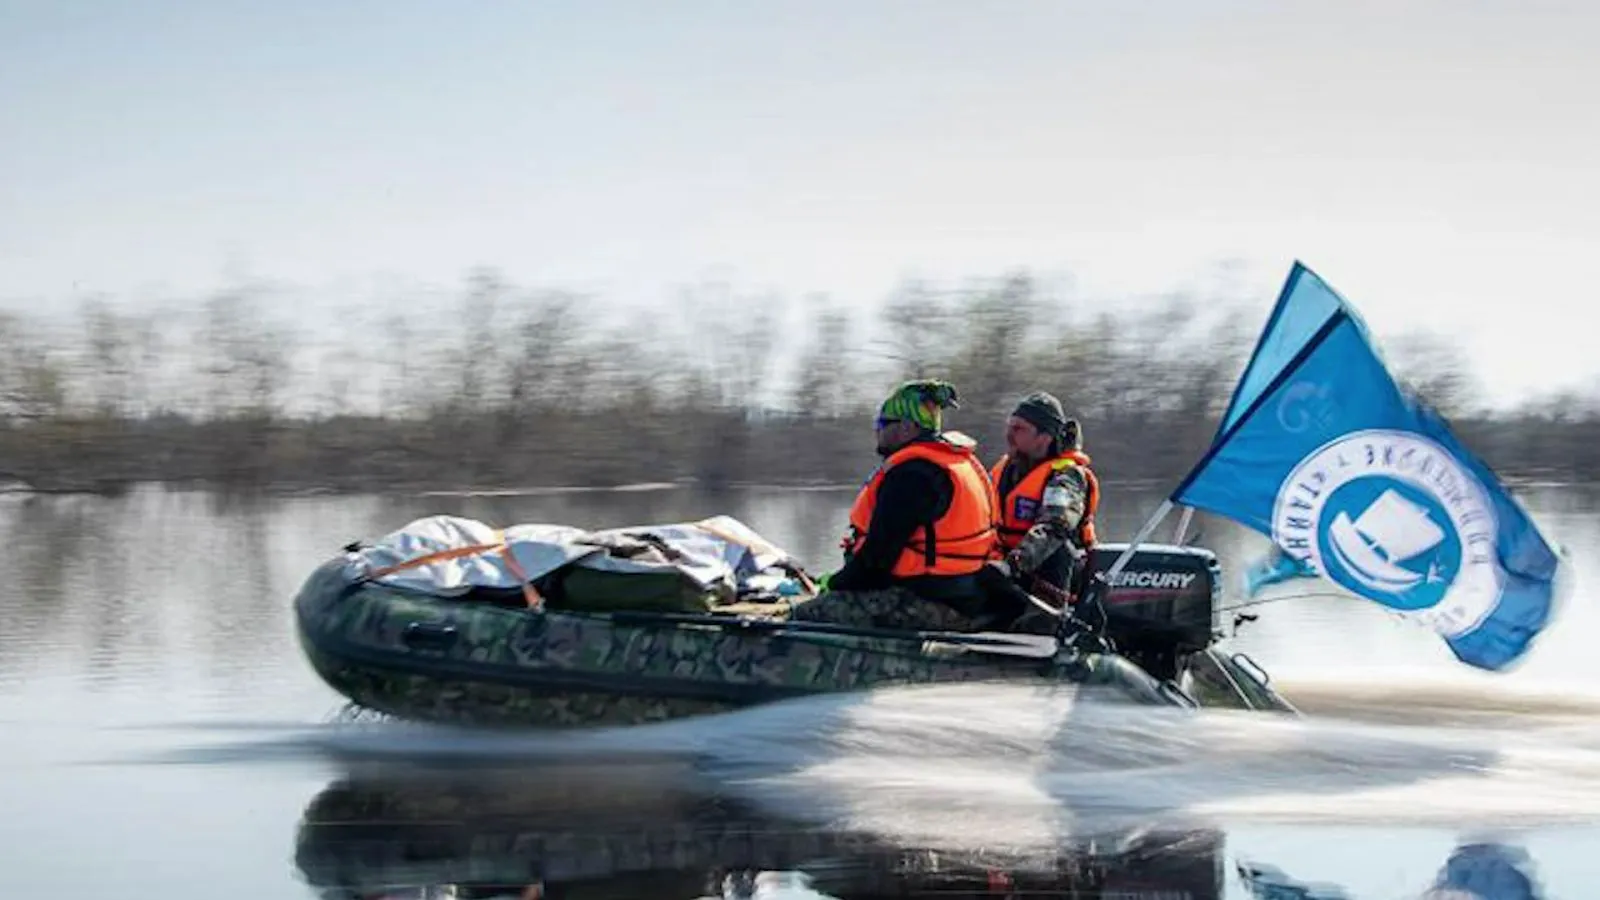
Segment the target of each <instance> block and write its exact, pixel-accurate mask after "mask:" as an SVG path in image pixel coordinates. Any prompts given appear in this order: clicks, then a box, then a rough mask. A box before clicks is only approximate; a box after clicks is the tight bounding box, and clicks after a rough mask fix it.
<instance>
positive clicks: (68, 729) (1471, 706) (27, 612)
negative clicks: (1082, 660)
mask: <svg viewBox="0 0 1600 900" xmlns="http://www.w3.org/2000/svg"><path fill="white" fill-rule="evenodd" d="M848 501H849V494H848V492H844V491H779V490H750V491H741V492H734V493H727V494H721V495H708V494H697V493H692V492H688V491H683V490H640V491H622V492H570V491H569V492H544V493H536V494H524V495H500V496H475V497H461V496H411V497H405V496H402V497H377V496H372V497H301V498H273V499H261V498H255V499H240V498H229V497H224V496H220V495H214V494H208V493H200V492H172V491H166V490H161V489H154V488H152V489H142V490H139V491H136V492H134V493H132V494H129V495H127V496H123V497H118V498H97V497H77V496H61V497H26V496H16V495H13V496H6V497H4V498H0V529H3V533H4V535H5V537H6V539H7V540H6V546H7V548H8V556H9V565H8V567H7V572H8V574H9V577H8V578H7V580H6V581H7V583H6V590H5V592H4V594H3V598H0V722H4V723H5V724H6V725H7V726H9V728H8V736H7V740H6V741H5V743H4V745H3V749H0V766H3V768H4V773H3V776H0V809H3V810H4V814H3V815H0V846H3V847H5V848H6V850H5V857H4V866H3V871H4V874H5V880H6V883H7V884H8V885H11V886H14V887H15V888H18V889H20V891H21V892H26V893H28V894H30V895H32V896H41V897H85V896H93V895H102V894H104V893H106V892H108V891H109V892H113V893H115V894H116V895H118V896H128V897H152V898H154V897H161V898H174V897H191V896H193V897H202V896H204V897H214V896H218V895H219V894H223V893H226V894H228V895H230V896H234V897H242V898H251V897H285V896H290V897H292V896H304V897H330V898H331V897H374V898H375V897H380V896H393V897H407V896H414V897H421V896H439V897H444V896H457V897H467V896H477V897H486V896H508V897H532V896H547V897H555V896H574V897H576V896H595V897H599V896H612V897H624V896H638V897H660V898H670V897H683V898H690V897H699V896H706V895H721V894H723V893H726V894H727V895H729V896H746V895H747V896H774V897H776V896H806V897H814V896H819V895H820V896H825V897H857V896H886V895H892V896H906V895H924V894H926V895H932V894H935V893H937V894H938V895H939V896H954V895H958V894H952V893H951V892H953V891H964V892H966V893H967V894H968V895H983V896H1004V895H1005V893H1006V892H1007V891H1022V890H1032V889H1046V888H1048V889H1051V890H1055V891H1057V892H1058V894H1057V895H1058V896H1059V895H1063V894H1065V895H1068V896H1070V895H1071V894H1070V890H1078V891H1079V892H1080V893H1079V896H1108V897H1109V896H1123V897H1129V896H1140V897H1147V898H1152V900H1153V898H1156V897H1179V896H1188V897H1195V898H1200V897H1241V898H1242V897H1256V896H1260V897H1265V896H1275V897H1279V896H1281V897H1315V896H1321V897H1326V898H1333V897H1347V898H1379V897H1406V898H1418V897H1423V896H1426V895H1427V892H1428V891H1429V890H1430V888H1432V887H1433V886H1434V885H1435V883H1436V881H1438V880H1439V878H1440V875H1441V872H1443V871H1445V870H1446V869H1447V868H1449V869H1450V870H1451V871H1452V872H1454V873H1455V874H1453V875H1451V876H1450V877H1451V878H1453V879H1454V884H1455V885H1456V886H1457V887H1458V889H1461V888H1462V886H1463V885H1466V884H1468V883H1469V882H1470V883H1473V884H1476V885H1477V886H1478V889H1479V891H1480V896H1483V897H1486V898H1494V900H1502V898H1516V897H1524V896H1539V897H1552V898H1553V897H1586V896H1591V895H1592V889H1591V887H1590V886H1591V885H1597V884H1600V854H1597V853H1596V852H1595V849H1594V848H1596V847H1600V692H1597V691H1596V690H1595V689H1594V688H1593V687H1592V685H1593V683H1594V682H1595V677H1594V676H1595V675H1596V674H1600V659H1597V658H1596V654H1595V653H1594V652H1593V651H1592V650H1591V649H1590V647H1589V642H1588V640H1587V635H1588V634H1590V633H1592V632H1593V631H1594V629H1595V628H1596V626H1597V625H1600V622H1597V621H1596V616H1595V614H1594V612H1593V603H1592V601H1591V595H1592V594H1593V592H1594V588H1593V586H1592V585H1593V584H1594V571H1595V569H1594V565H1593V563H1592V561H1591V560H1592V557H1593V551H1594V548H1595V547H1596V544H1597V541H1596V538H1597V536H1600V501H1597V500H1596V499H1595V497H1594V496H1593V495H1592V494H1590V493H1588V492H1583V491H1579V490H1576V489H1557V488H1550V489H1542V490H1541V491H1539V492H1537V493H1534V494H1531V495H1529V496H1528V498H1527V502H1528V503H1529V504H1530V506H1531V507H1532V508H1533V509H1534V510H1535V512H1536V514H1537V515H1538V516H1539V518H1540V521H1541V522H1542V523H1543V524H1545V525H1546V527H1547V528H1548V529H1549V530H1550V532H1551V533H1552V535H1553V536H1554V537H1555V538H1556V539H1558V540H1561V541H1563V542H1565V543H1566V544H1568V545H1569V546H1570V547H1571V548H1572V551H1573V553H1574V556H1575V561H1576V563H1577V572H1576V574H1577V578H1576V584H1575V589H1574V591H1573V595H1572V602H1571V604H1570V606H1569V608H1568V609H1566V610H1565V611H1564V614H1563V619H1562V621H1561V622H1559V623H1558V626H1557V627H1556V628H1555V629H1554V630H1553V631H1552V632H1551V633H1550V634H1548V635H1547V636H1546V637H1545V639H1544V640H1543V641H1541V643H1540V644H1539V646H1538V647H1537V648H1536V650H1535V652H1534V654H1533V657H1532V658H1531V659H1530V660H1529V661H1528V662H1527V663H1526V664H1525V665H1524V666H1522V667H1521V668H1520V669H1519V670H1518V671H1516V672H1514V673H1511V674H1509V675H1489V674H1485V673H1477V672H1473V671H1471V670H1467V669H1464V668H1463V667H1462V666H1460V665H1459V664H1457V663H1455V662H1454V661H1453V660H1452V659H1451V658H1450V656H1449V654H1448V652H1447V651H1446V650H1445V648H1444V645H1443V644H1442V643H1441V642H1439V641H1438V640H1437V639H1436V638H1434V637H1433V636H1432V635H1430V634H1428V633H1426V632H1424V631H1421V630H1420V629H1418V628H1416V627H1415V626H1411V625H1408V624H1405V623H1402V622H1400V621H1398V620H1397V619H1395V618H1394V617H1392V616H1390V615H1387V614H1385V613H1383V612H1382V611H1381V610H1378V609H1377V608H1376V607H1373V606H1371V605H1368V604H1364V603H1361V602H1359V601H1355V600H1349V599H1344V598H1334V597H1311V598H1304V599H1298V600H1290V601H1283V602H1279V603H1274V604H1269V605H1266V606H1262V607H1258V608H1254V609H1252V610H1251V611H1252V612H1256V613H1259V614H1260V618H1259V620H1258V621H1255V622H1251V623H1247V624H1245V625H1244V626H1242V628H1241V630H1240V631H1239V633H1238V634H1237V635H1236V636H1235V637H1233V638H1231V639H1230V646H1231V647H1232V648H1233V649H1236V650H1240V651H1244V652H1248V653H1249V654H1251V656H1252V657H1253V658H1254V659H1255V660H1256V661H1257V662H1259V663H1260V664H1261V665H1263V666H1264V667H1265V668H1267V669H1268V670H1269V671H1270V672H1271V673H1272V675H1273V678H1274V683H1275V684H1277V685H1279V687H1280V689H1281V690H1283V691H1285V693H1287V694H1289V695H1290V696H1291V698H1292V699H1295V700H1296V701H1298V702H1299V703H1300V704H1301V705H1302V707H1303V708H1304V709H1306V710H1307V712H1308V713H1309V715H1308V717H1307V718H1306V719H1305V720H1304V721H1287V722H1286V721H1280V720H1276V719H1271V718H1265V717H1260V716H1250V715H1246V714H1236V713H1222V712H1216V713H1210V712H1208V713H1205V714H1203V715H1201V716H1199V717H1193V716H1190V717H1178V716H1175V715H1174V714H1173V713H1171V712H1169V711H1166V710H1147V709H1135V710H1130V709H1127V708H1123V707H1103V706H1097V705H1095V704H1088V703H1075V702H1073V700H1072V698H1071V697H1070V696H1069V695H1067V694H1066V693H1064V692H1051V691H1044V690H1035V689H1029V688H1019V687H1004V688H998V687H993V686H978V685H968V686H959V687H949V688H919V689H906V690H899V691H888V692H881V693H878V694H872V695H859V696H850V697H828V698H817V699H812V700H804V701H798V702H795V703H788V704H782V705H778V706H773V707H768V708H763V709H756V710H749V711H746V712H741V713H736V714H733V715H730V716H725V717H719V718H717V719H714V720H709V721H702V722H680V723H667V724H665V725H661V726H654V727H651V728H645V729H635V730H628V731H613V732H598V733H593V734H582V735H518V736H492V737H491V736H485V735H466V734H461V733H457V732H451V731H445V730H440V729H429V728H420V727H416V726H406V725H404V724H399V723H383V722H369V721H355V722H350V721H343V720H341V719H340V718H339V717H338V715H337V713H338V712H339V710H340V707H341V706H342V701H341V698H339V697H338V696H337V695H335V694H334V693H332V692H331V691H330V690H328V689H327V688H326V687H325V686H323V685H322V684H321V683H320V682H319V681H318V680H317V679H316V678H315V676H314V675H313V674H312V673H311V671H310V670H309V669H308V668H307V667H306V666H305V664H304V663H303V661H302V660H301V658H300V656H299V651H298V647H297V645H296V644H295V641H294V638H293V631H292V623H291V620H290V616H289V600H290V598H291V597H292V595H293V593H294V591H295V589H296V588H297V587H298V585H299V583H300V580H301V579H302V578H303V577H304V576H305V574H306V573H307V572H308V571H309V570H310V569H311V568H312V567H313V566H314V565H316V564H317V563H318V562H319V561H321V560H322V559H323V558H325V557H326V556H327V555H329V554H330V553H332V552H334V551H335V550H336V549H337V548H338V547H339V546H340V545H342V544H344V543H346V542H348V541H350V540H353V539H356V538H371V537H375V536H377V535H379V534H381V533H383V532H385V531H388V530H390V529H392V528H395V527H397V526H399V525H401V524H403V523H405V522H406V521H408V520H410V519H412V518H415V517H418V516H422V515H428V514H432V513H436V512H449V513H456V514H461V515H468V516H474V517H477V518H481V519H484V520H486V521H491V522H495V523H498V524H509V523H513V522H530V521H546V522H563V523H571V524H576V525H580V526H615V525H621V524H638V523H644V522H660V521H676V520H682V519H687V518H692V517H700V516H705V515H711V514H716V513H729V514H732V515H735V516H737V517H739V518H740V519H742V520H744V521H745V522H747V523H749V524H750V525H752V526H753V527H755V528H756V529H757V530H758V531H760V532H762V533H763V534H765V535H767V536H769V537H770V538H772V539H774V540H776V541H778V542H779V543H781V544H784V545H786V546H789V547H790V548H792V549H793V550H795V551H796V552H797V553H799V554H800V555H801V557H802V558H803V559H805V560H806V561H807V562H808V563H809V564H810V565H811V566H812V567H813V568H815V569H817V570H819V571H821V570H826V569H827V568H828V567H830V566H832V565H833V564H834V562H835V560H836V553H837V551H836V543H837V539H838V529H839V527H840V525H841V523H842V522H843V521H844V511H845V508H846V506H847V504H848ZM1106 503H1107V505H1108V506H1109V507H1111V509H1110V510H1109V511H1108V513H1107V514H1106V523H1105V525H1104V527H1103V529H1102V531H1103V533H1105V534H1106V535H1107V536H1108V537H1110V538H1112V539H1115V538H1120V537H1124V536H1126V535H1127V534H1129V533H1131V531H1132V530H1133V529H1134V528H1135V527H1136V526H1137V525H1138V523H1139V520H1140V519H1141V518H1142V517H1143V515H1144V514H1146V512H1147V511H1148V510H1150V509H1153V508H1154V506H1155V499H1154V498H1151V497H1145V496H1139V495H1137V494H1133V493H1130V492H1126V491H1114V490H1108V496H1107V500H1106ZM1164 534H1165V532H1163V533H1162V534H1161V535H1158V536H1164ZM1200 542H1201V543H1203V544H1205V545H1207V546H1210V547H1212V548H1213V549H1215V550H1217V551H1218V553H1219V554H1220V555H1221V556H1222V559H1223V565H1224V569H1225V571H1226V572H1227V573H1228V574H1229V576H1230V579H1234V578H1236V577H1237V575H1238V572H1239V570H1240V569H1241V568H1242V566H1243V564H1244V562H1245V561H1246V560H1247V559H1248V558H1250V557H1251V556H1252V555H1253V554H1255V553H1257V552H1259V551H1260V549H1261V547H1262V544H1261V542H1260V541H1259V540H1258V539H1256V538H1254V537H1253V536H1249V535H1246V534H1244V533H1242V532H1241V531H1240V530H1239V529H1237V528H1233V527H1231V526H1228V525H1227V524H1226V523H1214V522H1208V523H1207V524H1206V533H1204V534H1202V535H1201V538H1200ZM1235 585H1236V582H1233V581H1231V580H1230V584H1229V594H1230V598H1231V599H1237V598H1236V597H1235V596H1234V595H1236V593H1237V591H1236V587H1235ZM1180 718H1181V719H1182V721H1179V719H1180ZM1252 872H1253V873H1255V876H1256V883H1255V885H1254V887H1252V885H1251V883H1250V879H1249V878H1248V877H1247V875H1249V873H1252ZM1519 873H1521V874H1519ZM1519 878H1520V879H1521V880H1520V881H1519ZM1474 879H1476V881H1473V880H1474ZM1447 880H1449V879H1447ZM1268 884H1278V885H1279V887H1278V888H1276V890H1277V891H1278V893H1276V894H1273V893H1270V892H1269V889H1268V887H1266V885H1268ZM452 885H453V887H448V886H452ZM1485 885H1490V886H1485ZM1529 885H1532V888H1531V891H1532V892H1530V888H1529ZM424 886H432V889H431V890H432V892H431V893H416V892H415V890H414V889H416V888H418V887H424ZM408 891H410V892H409V893H408ZM1095 891H1099V892H1100V893H1099V894H1097V893H1095ZM496 892H498V893H496ZM1437 896H1444V895H1443V894H1437ZM1462 896H1473V895H1472V894H1462Z"/></svg>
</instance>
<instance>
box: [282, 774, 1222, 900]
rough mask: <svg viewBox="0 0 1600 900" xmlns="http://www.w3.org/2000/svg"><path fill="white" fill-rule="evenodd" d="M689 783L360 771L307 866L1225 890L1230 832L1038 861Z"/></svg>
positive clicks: (519, 890) (526, 884) (1090, 894)
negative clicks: (900, 839) (838, 823)
mask: <svg viewBox="0 0 1600 900" xmlns="http://www.w3.org/2000/svg"><path fill="white" fill-rule="evenodd" d="M679 784H680V781H679V776H678V773H676V772H673V771H672V770H671V769H670V767H669V768H667V769H665V770H662V771H655V770H653V769H652V768H650V767H629V768H628V769H627V770H626V771H619V770H618V769H617V768H615V767H605V768H598V767H589V766H584V765H571V766H553V767H545V768H540V769H537V770H532V771H527V770H521V771H519V770H514V769H503V770H497V771H484V770H481V769H474V770H472V771H470V772H454V773H442V772H438V771H435V772H431V773H420V772H410V773H403V774H402V773H381V772H369V773H367V774H365V775H361V776H356V775H351V776H348V777H346V778H344V779H341V780H339V781H336V782H334V783H332V784H330V785H328V787H327V788H326V789H325V790H324V791H322V792H321V793H320V794H318V795H317V796H316V797H315V798H314V799H313V800H312V801H311V803H310V804H309V805H308V806H307V808H306V811H305V814H304V816H303V817H302V820H301V824H300V828H299V832H298V837H297V843H296V853H295V862H296V865H297V867H298V868H299V870H300V872H301V873H302V876H303V877H304V879H305V880H306V882H307V883H308V884H310V885H313V886H315V887H317V888H319V889H321V890H322V896H323V897H325V898H328V900H334V898H339V900H346V898H348V900H355V898H363V900H365V898H375V897H378V896H386V897H387V896H402V895H400V894H396V890H397V889H401V888H410V889H414V890H419V891H421V890H424V889H432V891H431V892H430V893H427V894H422V893H419V894H417V896H453V897H500V896H504V897H659V898H662V900H667V898H683V900H688V898H694V897H701V896H706V895H711V896H734V897H739V896H743V897H753V896H773V895H774V893H773V890H772V889H773V888H777V887H786V888H788V889H789V890H788V892H787V893H789V894H790V895H791V896H824V897H838V898H855V897H884V896H908V895H934V894H937V895H939V896H944V897H964V896H994V895H996V894H999V895H1006V894H1011V893H1014V892H1025V893H1034V892H1038V891H1050V892H1052V893H1055V892H1060V893H1063V894H1066V895H1069V896H1074V897H1082V898H1085V900H1088V898H1100V897H1106V898H1110V897H1121V898H1132V897H1150V898H1152V900H1153V898H1157V897H1172V896H1182V897H1189V898H1193V900H1205V898H1218V897H1221V896H1222V889H1223V887H1222V882H1223V875H1224V866H1223V855H1222V847H1223V840H1224V838H1223V835H1222V833H1221V832H1219V831H1216V830H1195V831H1189V832H1175V833H1142V832H1136V833H1130V834H1126V835H1121V836H1119V837H1117V838H1115V839H1108V840H1101V841H1097V842H1093V843H1084V844H1080V845H1067V846H1061V847H1058V848H1056V849H1055V852H1053V853H1050V854H1048V855H1035V856H1031V857H1007V856H1006V855H1004V854H984V853H981V852H973V853H949V852H942V851H937V850H929V849H919V848H911V847H904V846H896V845H894V844H892V843H889V842H886V841H884V840H882V839H881V838H878V837H875V836H874V835H872V834H867V833H852V832H849V831H840V830H822V829H817V828H814V827H810V826H809V825H808V823H805V822H802V821H797V820H786V819H783V818H781V817H778V816H774V815H771V814H766V813H762V812H759V811H757V810H755V809H753V808H751V807H748V806H746V805H743V804H741V803H739V802H737V801H734V800H730V799H727V798H724V797H719V796H717V795H714V794H690V793H686V792H684V791H683V790H681V788H679V787H678V785H679ZM782 876H787V877H782ZM446 887H448V888H450V889H451V890H450V892H448V893H447V892H445V891H444V890H442V889H443V888H446Z"/></svg>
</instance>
